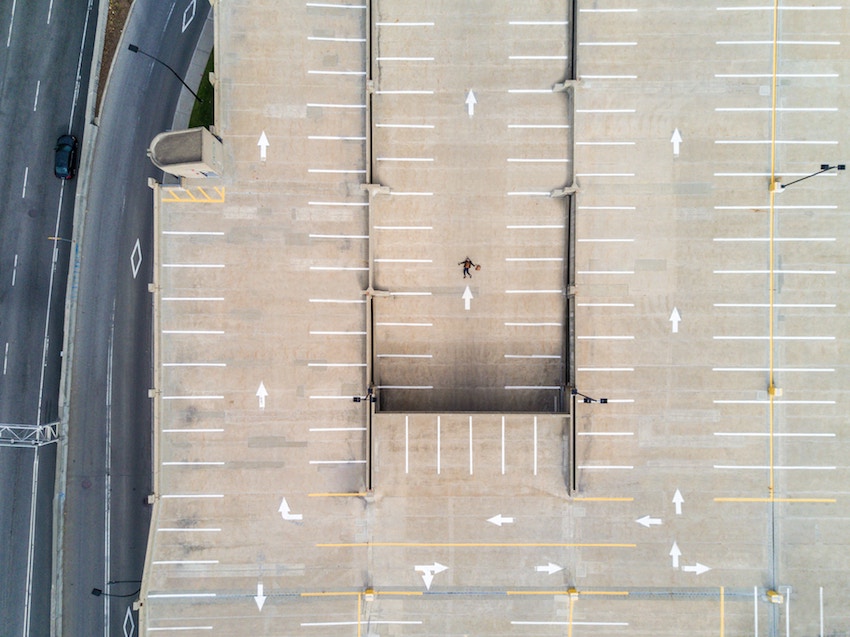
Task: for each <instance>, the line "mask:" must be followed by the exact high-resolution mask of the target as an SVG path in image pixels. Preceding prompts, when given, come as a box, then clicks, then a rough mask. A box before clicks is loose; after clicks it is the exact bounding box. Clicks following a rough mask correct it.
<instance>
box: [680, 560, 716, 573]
mask: <svg viewBox="0 0 850 637" xmlns="http://www.w3.org/2000/svg"><path fill="white" fill-rule="evenodd" d="M682 570H683V571H685V572H686V573H696V574H697V575H702V574H703V573H706V572H708V571H710V570H711V567H710V566H706V565H705V564H700V563H699V562H697V563H696V564H694V565H693V566H683V567H682Z"/></svg>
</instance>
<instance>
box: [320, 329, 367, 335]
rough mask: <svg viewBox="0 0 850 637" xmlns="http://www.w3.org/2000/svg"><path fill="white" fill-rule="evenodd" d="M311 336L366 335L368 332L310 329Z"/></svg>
mask: <svg viewBox="0 0 850 637" xmlns="http://www.w3.org/2000/svg"><path fill="white" fill-rule="evenodd" d="M310 336H366V332H359V331H352V332H344V331H332V330H310Z"/></svg>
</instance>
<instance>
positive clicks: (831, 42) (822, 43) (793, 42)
mask: <svg viewBox="0 0 850 637" xmlns="http://www.w3.org/2000/svg"><path fill="white" fill-rule="evenodd" d="M715 44H717V45H720V46H723V45H730V44H731V45H735V44H741V45H747V44H759V45H767V46H772V45H773V40H717V41H716V42H715ZM776 44H779V45H783V46H793V45H801V46H839V45H840V44H841V42H839V41H838V40H777V41H776Z"/></svg>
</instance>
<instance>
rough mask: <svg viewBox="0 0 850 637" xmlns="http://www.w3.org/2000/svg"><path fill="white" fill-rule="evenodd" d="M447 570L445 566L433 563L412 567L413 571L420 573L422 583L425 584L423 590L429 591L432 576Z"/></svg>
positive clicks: (432, 579)
mask: <svg viewBox="0 0 850 637" xmlns="http://www.w3.org/2000/svg"><path fill="white" fill-rule="evenodd" d="M448 568H449V567H448V566H446V565H445V564H440V563H439V562H434V563H433V564H422V565H418V566H414V567H413V570H414V571H419V572H420V573H422V581H423V582H425V588H426V589H428V590H431V582H433V581H434V575H436V574H437V573H442V572H443V571H446V570H448Z"/></svg>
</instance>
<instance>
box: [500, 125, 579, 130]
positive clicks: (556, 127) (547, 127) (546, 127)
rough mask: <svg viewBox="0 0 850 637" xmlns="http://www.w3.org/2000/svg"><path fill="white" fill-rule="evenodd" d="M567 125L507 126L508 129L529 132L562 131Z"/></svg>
mask: <svg viewBox="0 0 850 637" xmlns="http://www.w3.org/2000/svg"><path fill="white" fill-rule="evenodd" d="M569 127H570V125H569V124H508V128H514V129H531V130H564V129H567V128H569Z"/></svg>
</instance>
